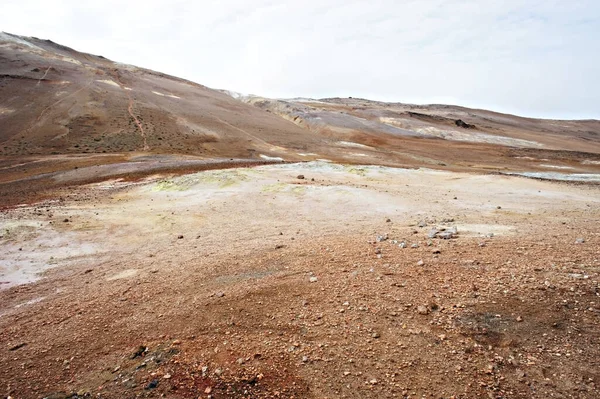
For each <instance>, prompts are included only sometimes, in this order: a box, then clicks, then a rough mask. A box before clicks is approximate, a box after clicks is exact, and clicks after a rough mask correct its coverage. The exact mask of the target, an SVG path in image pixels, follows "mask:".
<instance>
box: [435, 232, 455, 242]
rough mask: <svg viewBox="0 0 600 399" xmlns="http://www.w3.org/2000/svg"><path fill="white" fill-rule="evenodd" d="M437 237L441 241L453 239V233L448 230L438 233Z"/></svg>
mask: <svg viewBox="0 0 600 399" xmlns="http://www.w3.org/2000/svg"><path fill="white" fill-rule="evenodd" d="M437 237H438V238H441V239H442V240H449V239H451V238H453V237H454V233H453V232H452V231H450V230H447V231H443V232H441V233H439V234H438V235H437Z"/></svg>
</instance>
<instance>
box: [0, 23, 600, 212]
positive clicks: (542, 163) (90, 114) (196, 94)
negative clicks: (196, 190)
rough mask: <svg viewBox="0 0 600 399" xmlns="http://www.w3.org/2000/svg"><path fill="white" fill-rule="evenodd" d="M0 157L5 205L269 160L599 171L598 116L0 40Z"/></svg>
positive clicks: (494, 170) (506, 170)
mask: <svg viewBox="0 0 600 399" xmlns="http://www.w3.org/2000/svg"><path fill="white" fill-rule="evenodd" d="M0 156H1V157H2V158H1V159H0V168H1V169H0V170H1V171H2V173H1V174H0V204H1V205H4V206H7V205H11V204H15V203H21V202H23V201H25V200H26V199H27V198H29V196H30V194H31V193H32V192H35V193H36V195H37V194H38V193H40V192H43V191H44V190H46V189H49V188H53V187H57V186H60V185H72V184H83V183H89V182H91V181H100V180H102V179H105V178H108V177H130V178H131V177H135V178H137V177H140V176H145V175H148V174H152V173H156V172H157V171H172V172H173V171H177V172H181V171H193V170H200V169H206V168H215V167H225V166H239V165H240V164H244V165H249V164H258V163H269V162H281V161H314V160H325V161H332V162H343V163H348V164H372V165H385V166H394V167H411V168H412V167H427V168H435V169H444V170H452V171H476V172H486V173H489V172H492V173H538V174H539V173H542V174H543V173H547V172H568V173H592V174H594V173H596V174H597V173H598V171H600V122H599V121H553V120H537V119H528V118H520V117H515V116H512V115H503V114H498V113H494V112H490V111H483V110H472V109H468V108H462V107H456V106H446V105H428V106H417V105H407V104H400V103H382V102H377V101H369V100H363V99H353V98H348V99H341V98H331V99H322V100H312V99H292V100H276V99H267V98H262V97H256V96H239V95H234V94H233V92H229V91H223V90H213V89H210V88H207V87H205V86H202V85H200V84H197V83H193V82H190V81H186V80H183V79H179V78H176V77H173V76H169V75H165V74H163V73H159V72H155V71H151V70H148V69H144V68H139V67H135V66H132V65H125V64H121V63H118V62H113V61H110V60H108V59H106V58H104V57H102V56H96V55H91V54H86V53H82V52H79V51H76V50H73V49H71V48H68V47H65V46H62V45H59V44H56V43H54V42H52V41H50V40H41V39H37V38H31V37H23V36H16V35H12V34H8V33H1V34H0ZM232 162H233V164H232ZM76 168H77V169H78V171H73V169H76ZM98 168H100V169H98ZM31 179H34V180H36V182H37V184H36V185H32V184H30V181H31Z"/></svg>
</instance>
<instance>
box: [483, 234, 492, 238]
mask: <svg viewBox="0 0 600 399" xmlns="http://www.w3.org/2000/svg"><path fill="white" fill-rule="evenodd" d="M485 236H486V237H487V238H492V237H493V236H494V233H487V234H486V235H485Z"/></svg>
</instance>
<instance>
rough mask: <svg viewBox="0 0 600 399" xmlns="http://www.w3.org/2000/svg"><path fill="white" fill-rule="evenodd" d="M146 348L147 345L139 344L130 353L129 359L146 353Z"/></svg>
mask: <svg viewBox="0 0 600 399" xmlns="http://www.w3.org/2000/svg"><path fill="white" fill-rule="evenodd" d="M147 350H148V347H146V346H143V345H140V346H139V347H138V348H137V349H136V350H135V352H133V353H132V354H131V356H130V357H129V358H130V359H135V358H136V357H140V356H143V355H144V353H146V351H147Z"/></svg>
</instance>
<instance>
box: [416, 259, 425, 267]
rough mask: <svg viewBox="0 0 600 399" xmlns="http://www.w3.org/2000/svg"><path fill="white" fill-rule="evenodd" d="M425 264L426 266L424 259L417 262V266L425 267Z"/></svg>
mask: <svg viewBox="0 0 600 399" xmlns="http://www.w3.org/2000/svg"><path fill="white" fill-rule="evenodd" d="M424 264H425V262H423V259H421V260H419V261H418V262H417V266H423V265H424Z"/></svg>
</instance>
